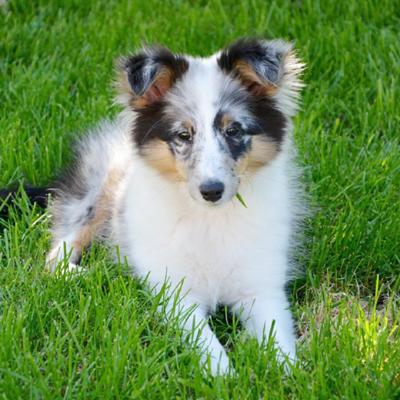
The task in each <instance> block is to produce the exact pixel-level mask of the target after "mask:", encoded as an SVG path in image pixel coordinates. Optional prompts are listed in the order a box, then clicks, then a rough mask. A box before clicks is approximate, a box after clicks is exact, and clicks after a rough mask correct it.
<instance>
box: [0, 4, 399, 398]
mask: <svg viewBox="0 0 400 400" xmlns="http://www.w3.org/2000/svg"><path fill="white" fill-rule="evenodd" d="M247 34H259V35H262V36H264V37H269V38H275V37H283V38H285V39H289V40H293V41H295V43H296V46H297V48H298V49H299V54H300V55H301V57H302V58H303V59H304V60H305V62H306V63H307V65H308V69H307V70H306V72H305V76H304V78H305V81H306V83H307V87H306V89H305V90H304V97H303V98H304V101H303V107H302V111H301V113H300V114H299V116H298V117H297V119H296V130H295V138H296V142H297V144H298V148H299V159H300V162H301V163H302V164H303V165H304V167H305V183H306V186H307V190H308V192H309V193H310V198H311V204H312V208H313V215H312V216H311V217H310V218H309V219H308V220H307V221H306V234H305V238H304V248H305V251H304V252H302V253H301V255H299V256H298V258H299V259H300V262H301V263H302V264H303V265H304V269H305V275H304V277H303V278H300V279H298V280H297V281H295V282H294V283H293V285H292V287H291V294H292V300H293V301H292V303H293V312H294V314H295V315H296V318H297V320H298V326H299V334H300V335H301V336H300V341H299V358H300V363H299V364H298V365H297V366H295V367H294V368H293V371H292V373H291V374H290V375H288V376H285V374H284V373H283V371H282V370H281V369H280V368H279V367H278V366H277V365H276V362H275V361H274V357H273V355H274V352H273V349H272V348H271V345H270V343H269V344H268V343H267V344H266V345H265V346H264V347H263V348H261V349H260V348H258V347H257V344H256V343H255V341H253V340H248V339H247V338H246V336H245V335H244V334H243V332H242V331H241V329H240V327H238V326H237V323H236V321H235V320H232V318H230V317H229V318H228V317H227V316H226V315H225V312H224V311H223V310H222V311H221V312H220V313H219V314H218V315H217V317H216V319H215V320H214V325H215V329H216V330H217V332H218V334H219V336H220V337H221V339H222V340H223V341H224V343H225V344H226V346H227V347H228V348H229V349H230V357H231V358H232V360H233V362H234V364H235V368H236V371H237V375H236V376H235V377H230V378H212V377H210V376H206V377H205V376H204V375H203V374H202V371H201V369H200V368H199V367H198V359H199V357H198V355H197V354H196V352H194V351H193V350H190V349H189V348H188V346H185V345H182V344H181V342H180V332H179V329H178V328H177V327H176V323H173V322H171V323H169V324H164V323H163V322H162V321H161V319H160V317H159V316H158V314H157V313H156V309H157V305H158V303H159V301H160V300H159V299H152V298H151V297H150V296H149V295H148V294H147V293H146V291H145V290H144V286H143V284H142V283H141V282H138V281H137V280H135V279H132V278H129V277H128V276H126V275H125V274H124V273H123V271H122V268H121V267H120V266H119V267H118V266H115V265H113V264H112V263H111V262H110V259H109V258H108V256H107V255H106V252H105V250H104V249H103V248H101V246H95V248H94V249H93V251H91V252H90V253H89V254H87V255H86V258H85V264H86V265H90V267H91V268H90V269H89V272H88V273H87V274H86V275H83V276H79V277H76V278H74V279H72V280H68V279H66V278H63V277H61V278H58V279H56V278H54V277H53V276H49V275H48V274H47V273H45V272H44V271H43V264H44V255H45V252H46V249H47V248H48V245H49V234H48V232H47V228H48V225H49V220H48V215H47V214H43V213H42V212H41V211H40V210H38V209H36V208H33V209H32V208H31V207H30V206H29V204H28V202H27V200H26V199H25V198H24V197H22V198H21V200H20V201H19V202H18V204H17V205H16V206H15V207H14V208H13V209H12V210H11V213H10V216H9V218H8V219H7V220H1V219H0V232H1V234H0V235H1V236H0V398H4V399H28V398H43V399H58V398H149V399H161V398H165V399H171V398H193V399H198V398H205V399H219V398H222V399H248V398H249V399H259V398H266V399H287V398H292V399H399V398H400V369H399V365H400V344H399V343H400V334H399V324H400V321H399V319H400V311H399V306H400V299H399V285H400V282H399V279H398V277H399V272H400V250H399V233H400V197H399V188H400V151H399V148H400V147H399V146H400V140H399V132H400V106H399V104H400V96H399V94H400V85H399V76H400V44H399V43H400V4H399V2H398V1H393V0H382V1H372V0H364V1H357V0H348V1H311V0H304V1H279V2H266V1H264V0H250V1H247V0H235V1H233V0H232V1H222V0H210V1H206V0H199V1H194V0H192V1H187V2H184V1H178V0H177V1H163V2H158V1H153V0H148V1H140V2H139V1H128V0H125V1H111V0H108V1H106V0H103V1H78V0H76V1H61V0H60V1H51V2H50V1H47V2H46V1H10V2H8V3H7V4H6V5H5V6H0V171H1V173H0V186H1V187H4V186H7V185H11V184H12V183H14V182H18V181H21V180H22V179H24V180H26V181H29V182H31V183H32V184H46V183H47V182H49V181H50V180H51V179H52V178H53V177H54V176H56V174H57V172H58V171H59V170H60V168H61V167H62V165H63V164H65V163H66V162H67V161H68V158H69V156H70V150H69V149H70V147H69V145H70V143H71V140H72V139H73V137H74V136H75V135H79V134H81V133H82V132H83V131H84V130H85V129H86V128H87V127H90V126H91V125H93V124H94V123H96V122H97V121H99V120H101V119H102V118H104V117H110V116H113V115H115V113H116V112H117V108H116V107H115V106H112V96H113V91H112V87H111V84H110V83H111V81H112V79H113V61H114V59H115V58H116V57H117V56H118V55H121V54H126V53H128V52H129V51H132V50H134V49H135V48H136V47H137V46H138V45H139V44H140V43H141V42H142V41H148V42H160V43H164V44H166V45H168V46H170V47H171V48H172V49H174V50H177V51H181V52H190V53H194V54H200V55H206V54H209V53H211V52H213V51H215V50H217V49H219V48H220V47H221V46H223V45H225V44H226V43H227V42H229V41H230V40H232V39H234V38H236V37H238V36H240V35H247Z"/></svg>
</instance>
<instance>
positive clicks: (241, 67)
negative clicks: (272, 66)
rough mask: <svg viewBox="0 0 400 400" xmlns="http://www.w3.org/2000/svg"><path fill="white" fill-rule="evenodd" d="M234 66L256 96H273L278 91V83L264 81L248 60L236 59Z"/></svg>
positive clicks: (244, 83) (246, 85)
mask: <svg viewBox="0 0 400 400" xmlns="http://www.w3.org/2000/svg"><path fill="white" fill-rule="evenodd" d="M234 68H235V70H236V72H237V74H238V76H239V78H240V80H241V81H242V83H243V85H244V86H245V87H246V88H247V89H248V90H249V91H250V92H251V93H253V94H254V95H255V96H263V95H267V96H273V95H274V94H276V92H277V91H278V87H277V86H276V85H274V84H272V83H271V82H267V81H264V80H263V79H262V78H261V77H260V76H259V75H258V74H257V73H256V72H255V71H254V69H253V68H252V67H251V66H250V65H249V64H248V63H247V62H246V61H243V60H239V61H236V62H235V64H234Z"/></svg>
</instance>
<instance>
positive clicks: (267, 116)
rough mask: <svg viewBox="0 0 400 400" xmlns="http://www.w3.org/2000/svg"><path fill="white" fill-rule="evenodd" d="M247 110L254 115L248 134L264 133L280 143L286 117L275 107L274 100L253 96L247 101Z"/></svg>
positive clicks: (283, 134)
mask: <svg viewBox="0 0 400 400" xmlns="http://www.w3.org/2000/svg"><path fill="white" fill-rule="evenodd" d="M249 110H250V111H251V113H252V114H253V115H254V120H253V121H252V122H251V126H250V132H251V133H250V134H252V135H265V136H267V137H268V138H270V139H272V140H274V141H275V142H276V143H277V144H278V145H280V144H281V143H282V141H283V138H284V136H285V128H286V125H287V118H286V117H285V115H284V114H283V113H282V112H281V111H279V110H278V109H277V108H276V106H275V102H274V100H272V99H269V98H266V97H253V98H252V99H251V101H250V102H249Z"/></svg>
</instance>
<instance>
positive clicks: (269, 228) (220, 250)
mask: <svg viewBox="0 0 400 400" xmlns="http://www.w3.org/2000/svg"><path fill="white" fill-rule="evenodd" d="M135 161H136V162H135V167H134V168H133V172H132V174H131V176H130V177H129V180H128V183H127V186H126V187H127V190H126V193H125V197H124V200H123V202H122V205H123V211H122V213H120V214H119V215H120V220H119V223H118V224H117V225H118V226H119V229H117V231H116V234H117V237H116V238H115V239H116V242H117V244H119V245H120V246H121V250H122V253H123V254H124V255H125V256H127V258H128V260H129V263H130V264H131V265H132V266H133V268H134V271H135V273H138V274H139V275H141V276H147V275H149V280H150V282H151V283H152V284H157V283H159V282H163V281H164V279H165V277H166V276H167V277H168V279H170V280H171V282H172V284H173V285H176V284H178V283H179V282H180V281H181V280H182V279H184V286H185V288H187V289H189V290H190V292H191V295H192V296H193V297H195V298H197V299H198V301H199V302H201V303H202V304H205V305H207V306H208V307H211V308H214V307H215V305H216V304H217V303H224V304H232V303H236V302H239V301H240V300H241V299H243V298H248V297H251V296H252V293H253V292H254V293H257V292H259V291H263V290H267V289H268V288H271V289H273V288H276V289H278V288H279V289H280V290H281V288H282V286H283V285H284V283H285V280H286V275H287V273H288V262H287V253H288V247H289V235H290V227H291V223H292V213H291V205H290V195H289V191H288V179H287V176H286V174H285V172H286V168H285V163H286V162H287V157H286V156H285V154H284V153H281V155H280V156H279V157H278V158H277V159H276V160H275V161H274V162H273V164H271V165H270V166H269V167H268V168H266V169H265V170H263V171H260V172H259V174H258V175H257V176H255V177H253V178H252V180H251V181H250V182H248V183H243V184H242V186H241V195H242V196H243V198H244V199H245V201H246V204H247V206H248V207H247V208H245V207H244V206H243V205H242V204H240V202H239V201H238V200H237V199H235V198H234V199H233V200H232V201H231V202H230V203H229V204H227V205H224V206H221V207H210V208H204V206H198V205H197V204H196V203H195V202H194V201H193V200H192V199H191V198H190V197H189V195H188V193H187V190H186V188H185V187H184V186H183V185H181V184H179V183H171V182H167V181H166V180H165V179H162V178H160V177H159V176H158V175H157V174H156V173H155V172H154V171H152V170H150V169H149V168H148V167H147V166H146V165H144V164H143V163H142V162H141V161H140V160H135Z"/></svg>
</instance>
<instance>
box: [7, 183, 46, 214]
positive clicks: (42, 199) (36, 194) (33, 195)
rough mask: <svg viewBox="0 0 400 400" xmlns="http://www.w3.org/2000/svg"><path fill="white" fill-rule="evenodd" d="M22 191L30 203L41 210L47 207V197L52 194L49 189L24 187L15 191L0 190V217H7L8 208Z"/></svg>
mask: <svg viewBox="0 0 400 400" xmlns="http://www.w3.org/2000/svg"><path fill="white" fill-rule="evenodd" d="M22 189H23V191H24V192H25V194H26V196H27V197H28V199H29V200H30V201H31V203H35V204H37V205H38V206H39V207H40V208H43V209H45V208H46V207H47V204H48V200H49V195H50V194H51V193H52V189H51V188H50V187H32V186H29V185H24V186H23V187H22V188H16V189H0V217H7V216H8V209H9V207H10V206H11V205H12V204H13V203H14V202H15V200H17V199H18V197H20V196H21V195H22Z"/></svg>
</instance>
